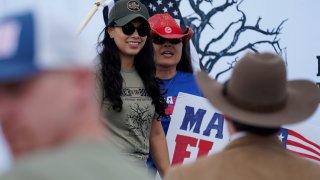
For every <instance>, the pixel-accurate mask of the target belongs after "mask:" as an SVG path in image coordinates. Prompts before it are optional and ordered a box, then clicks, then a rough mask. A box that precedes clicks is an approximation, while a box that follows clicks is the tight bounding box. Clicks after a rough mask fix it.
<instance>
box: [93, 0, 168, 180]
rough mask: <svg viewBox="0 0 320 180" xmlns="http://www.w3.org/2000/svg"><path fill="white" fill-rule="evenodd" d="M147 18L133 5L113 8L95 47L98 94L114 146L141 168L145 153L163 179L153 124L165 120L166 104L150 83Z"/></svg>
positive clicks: (162, 156)
mask: <svg viewBox="0 0 320 180" xmlns="http://www.w3.org/2000/svg"><path fill="white" fill-rule="evenodd" d="M105 18H106V16H105ZM148 18H149V14H148V10H147V9H146V7H145V6H144V5H143V4H141V3H140V2H139V1H136V0H121V1H117V2H116V3H115V5H114V7H113V8H112V9H111V11H110V15H109V19H108V20H106V19H105V21H106V25H107V26H106V28H105V30H104V32H105V33H104V39H103V40H102V41H101V42H100V43H99V47H101V48H102V50H101V52H100V54H99V55H100V58H101V63H99V70H98V77H99V85H100V88H99V90H100V92H101V93H100V96H101V103H102V112H103V115H104V117H105V119H106V120H105V123H106V125H107V127H108V128H109V129H110V130H111V132H112V133H113V135H114V138H113V142H114V144H115V145H116V146H117V147H118V148H119V149H120V151H121V152H122V153H124V154H126V155H128V156H130V157H133V158H131V159H133V160H134V161H136V162H139V163H141V164H142V165H143V166H145V163H146V160H147V158H148V154H149V150H150V152H151V154H152V155H153V157H155V158H154V159H155V163H156V166H157V168H158V169H159V172H160V174H161V175H163V174H164V172H165V171H166V170H167V168H169V165H170V164H169V156H168V149H167V143H166V139H165V135H164V132H163V129H162V127H161V122H160V121H159V118H160V117H163V116H165V112H164V109H165V106H166V103H165V101H164V98H163V95H162V94H161V93H160V88H159V81H158V80H157V78H156V77H155V64H154V60H153V57H154V54H153V47H152V43H151V40H150V38H149V36H150V35H149V34H150V27H149V24H148V21H147V19H148ZM149 142H150V148H149Z"/></svg>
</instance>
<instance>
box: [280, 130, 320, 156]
mask: <svg viewBox="0 0 320 180" xmlns="http://www.w3.org/2000/svg"><path fill="white" fill-rule="evenodd" d="M279 138H280V140H281V142H282V144H283V145H284V146H285V147H286V148H287V149H288V150H289V151H291V152H293V153H295V154H298V155H300V156H302V157H305V158H308V159H312V160H315V161H318V162H320V145H319V143H316V142H314V140H310V139H309V138H307V137H306V136H304V135H302V133H299V132H298V131H295V130H292V129H286V128H282V129H281V132H280V134H279Z"/></svg>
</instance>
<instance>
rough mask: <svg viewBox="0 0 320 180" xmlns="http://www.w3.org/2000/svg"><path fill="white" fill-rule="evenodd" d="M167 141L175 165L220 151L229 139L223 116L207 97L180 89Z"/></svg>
mask: <svg viewBox="0 0 320 180" xmlns="http://www.w3.org/2000/svg"><path fill="white" fill-rule="evenodd" d="M167 142H168V149H169V156H170V161H171V163H172V165H174V164H178V163H187V162H191V161H194V160H195V159H197V158H199V157H201V156H204V155H208V154H211V153H214V152H218V151H220V150H221V149H223V147H224V146H225V145H226V144H227V143H228V142H229V135H228V131H227V129H226V124H225V122H224V116H223V115H222V114H221V113H220V112H219V111H217V110H216V109H214V107H212V106H211V105H210V103H209V101H208V100H207V99H205V98H203V97H199V96H194V95H191V94H186V93H179V95H178V97H177V101H176V104H175V107H174V111H173V114H172V116H171V122H170V126H169V129H168V133H167Z"/></svg>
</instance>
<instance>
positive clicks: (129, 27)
mask: <svg viewBox="0 0 320 180" xmlns="http://www.w3.org/2000/svg"><path fill="white" fill-rule="evenodd" d="M121 28H122V32H123V33H124V34H125V35H128V36H130V35H132V34H133V33H134V32H135V31H136V30H137V31H138V34H139V36H147V35H148V34H149V33H150V27H149V26H148V25H140V26H139V27H134V26H133V24H131V23H128V24H126V25H124V26H121Z"/></svg>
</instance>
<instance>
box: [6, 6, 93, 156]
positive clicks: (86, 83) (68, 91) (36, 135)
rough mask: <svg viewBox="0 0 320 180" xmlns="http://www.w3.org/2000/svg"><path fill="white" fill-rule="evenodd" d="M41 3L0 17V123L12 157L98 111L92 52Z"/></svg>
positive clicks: (62, 137)
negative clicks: (88, 51)
mask: <svg viewBox="0 0 320 180" xmlns="http://www.w3.org/2000/svg"><path fill="white" fill-rule="evenodd" d="M45 5H46V4H45V3H44V2H37V3H34V4H32V7H31V6H30V8H27V7H26V8H25V9H23V10H19V11H15V12H14V13H13V12H11V13H10V14H5V15H4V16H2V17H0V42H1V44H0V123H1V126H2V128H3V131H4V134H5V137H6V139H7V141H8V144H9V145H10V147H11V149H12V152H13V154H14V155H15V156H20V155H24V154H25V153H28V152H31V151H35V150H39V149H43V148H48V147H51V146H54V145H56V144H61V143H64V142H65V141H67V140H69V139H72V138H75V137H76V136H79V135H78V134H80V133H79V132H81V131H83V129H84V126H85V125H87V126H90V123H88V122H87V121H88V119H90V120H91V121H93V122H95V121H94V120H92V119H94V118H93V117H92V116H91V115H94V116H97V115H96V114H98V113H95V112H98V106H97V105H95V103H94V102H95V101H94V100H93V98H92V97H93V89H94V78H93V67H94V65H93V62H92V60H91V59H92V57H93V55H92V54H89V53H87V50H88V48H86V47H83V45H84V44H83V43H82V42H81V40H80V39H78V38H77V37H75V35H74V34H75V31H74V28H72V27H70V26H71V24H72V23H70V22H68V18H66V17H59V13H57V12H53V11H52V10H50V8H48V5H47V6H45ZM89 116H90V117H91V118H89ZM86 118H87V120H86ZM96 119H98V117H97V118H96ZM97 122H98V121H97ZM88 129H89V128H88ZM83 134H85V133H83ZM83 134H82V135H83Z"/></svg>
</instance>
